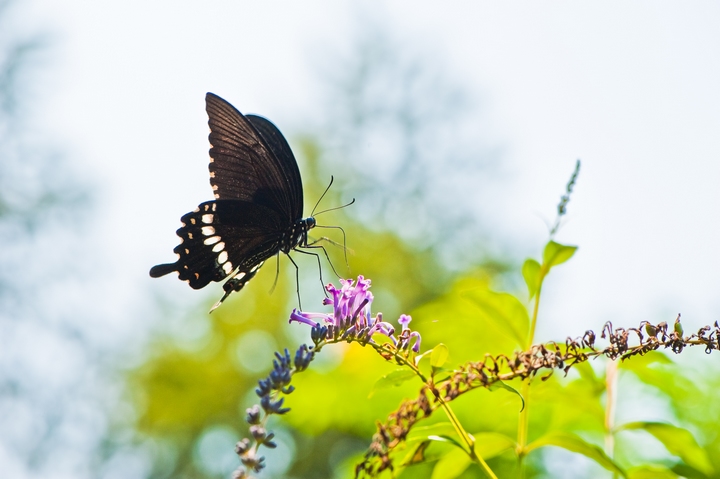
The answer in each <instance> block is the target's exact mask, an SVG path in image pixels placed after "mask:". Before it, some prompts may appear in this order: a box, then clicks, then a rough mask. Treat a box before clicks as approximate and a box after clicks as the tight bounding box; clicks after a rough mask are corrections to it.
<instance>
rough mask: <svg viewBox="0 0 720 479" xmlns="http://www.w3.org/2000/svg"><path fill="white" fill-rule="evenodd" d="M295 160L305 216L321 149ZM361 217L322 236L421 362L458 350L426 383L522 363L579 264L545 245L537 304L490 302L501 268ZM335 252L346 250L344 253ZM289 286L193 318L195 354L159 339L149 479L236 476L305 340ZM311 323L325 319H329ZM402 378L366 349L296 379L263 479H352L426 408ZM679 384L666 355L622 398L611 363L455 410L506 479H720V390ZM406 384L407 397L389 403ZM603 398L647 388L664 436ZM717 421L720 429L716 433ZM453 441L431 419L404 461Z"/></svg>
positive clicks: (335, 196)
mask: <svg viewBox="0 0 720 479" xmlns="http://www.w3.org/2000/svg"><path fill="white" fill-rule="evenodd" d="M300 145H301V146H300V148H299V149H298V152H299V153H300V155H299V156H301V158H303V161H304V164H303V167H302V170H303V174H304V180H305V181H304V184H305V187H306V195H307V198H308V202H307V204H308V205H309V204H313V201H311V200H309V199H310V198H318V197H319V196H320V194H321V193H322V191H323V187H324V184H323V178H322V176H323V174H321V168H319V164H318V162H317V157H318V151H319V150H318V149H317V147H316V146H315V144H314V143H313V142H312V141H311V140H309V139H304V140H303V141H302V142H301V143H300ZM342 200H347V199H346V198H342V188H337V189H335V187H333V189H331V191H330V193H329V194H328V196H327V197H326V199H325V200H324V202H323V204H329V205H338V204H342ZM351 213H352V207H350V208H348V209H342V210H337V211H334V212H332V213H328V214H327V216H326V215H322V216H321V218H323V221H322V223H321V224H335V225H342V227H343V228H344V229H345V232H346V234H347V239H348V246H349V247H350V248H351V249H352V250H353V252H354V254H350V256H349V263H350V268H351V270H352V274H353V275H355V274H363V275H365V276H366V277H370V278H372V280H373V282H374V285H375V286H374V287H373V291H374V292H375V293H376V300H375V303H374V305H373V306H374V308H375V309H376V310H377V309H382V308H383V306H384V300H385V301H387V303H388V304H389V306H390V309H389V311H390V313H388V314H387V315H386V316H384V319H385V320H389V321H393V322H395V321H396V318H397V316H398V314H400V313H401V312H406V313H409V314H411V315H412V316H413V329H414V330H417V331H420V332H421V333H422V335H423V350H427V349H430V348H432V347H433V346H434V345H437V344H440V343H442V344H444V345H445V347H446V348H447V349H444V347H443V348H439V349H438V352H437V353H436V354H435V355H434V356H433V357H432V359H429V360H428V366H427V367H429V364H430V362H431V361H434V363H433V364H435V366H436V368H439V367H440V366H439V365H440V364H441V363H442V364H445V367H446V368H449V369H452V368H453V367H455V366H457V365H459V364H461V363H463V362H466V361H470V360H475V361H477V360H480V359H482V358H483V357H484V356H485V355H486V354H492V355H497V354H507V355H510V354H512V353H513V352H514V351H517V350H520V349H523V348H525V347H527V346H528V344H529V342H531V341H532V328H533V324H532V316H533V314H532V308H531V307H530V306H531V305H532V304H533V298H537V297H538V295H539V294H540V291H541V287H542V280H543V279H544V277H545V276H546V275H547V274H549V273H550V270H551V268H553V267H555V266H558V265H560V264H562V263H564V262H565V261H567V260H569V259H571V257H572V256H573V254H574V253H575V251H576V249H577V248H575V247H567V246H563V245H560V244H558V243H555V242H553V241H551V242H549V243H548V245H547V247H546V248H545V251H544V253H543V255H542V256H543V257H542V262H539V261H536V260H528V261H527V262H526V263H525V266H524V267H523V268H522V273H523V276H524V278H525V280H526V283H527V285H528V292H527V293H525V294H521V295H512V294H508V293H502V292H496V291H494V290H493V285H494V284H495V280H496V278H497V277H498V275H499V274H502V273H504V270H503V267H502V266H499V263H492V262H489V263H488V264H487V265H472V267H469V268H468V271H467V272H465V273H463V272H452V273H451V272H449V271H447V270H445V269H444V268H443V267H442V265H441V264H439V263H438V261H437V260H436V258H435V256H434V255H433V254H432V252H431V251H428V250H425V251H418V250H416V249H414V248H413V247H412V246H411V245H408V244H407V243H405V242H403V241H401V240H400V239H398V238H397V237H396V236H394V235H393V234H391V233H388V232H382V231H372V230H370V229H368V228H366V227H365V226H364V225H362V224H359V223H357V222H354V221H353V220H352V218H351ZM329 231H331V232H332V230H329ZM336 236H337V235H335V236H333V237H334V239H335V241H337V242H341V241H342V239H341V238H337V237H336ZM328 250H329V253H330V255H331V258H332V260H333V263H334V264H335V265H336V267H338V268H339V269H340V270H341V271H344V257H343V251H342V248H333V247H329V248H328ZM313 264H314V262H313V261H312V260H311V261H310V262H308V263H307V264H303V265H301V266H303V268H306V267H308V265H309V268H308V269H312V265H313ZM285 266H287V265H285ZM281 271H282V272H281V277H280V279H279V281H278V286H277V288H276V290H275V291H274V293H273V294H272V295H268V290H269V289H270V288H271V286H272V283H273V282H274V280H275V270H274V268H273V267H272V266H266V267H265V268H264V269H263V270H262V271H261V272H260V273H259V274H258V277H257V278H256V279H255V280H254V281H253V282H252V283H251V284H250V285H249V286H248V288H246V289H245V290H243V291H242V293H240V294H237V295H235V297H233V298H231V300H229V301H227V303H226V304H224V305H223V306H222V307H221V308H219V309H218V310H217V311H215V312H214V313H213V314H212V315H211V316H208V315H207V313H205V312H204V311H205V310H204V309H201V310H199V311H198V312H195V313H193V314H188V317H187V318H186V319H187V321H188V324H190V323H191V322H192V323H202V324H204V327H205V332H204V334H202V335H199V336H198V337H196V338H195V339H194V341H190V342H188V341H187V340H178V339H177V338H176V337H173V336H172V335H168V336H159V337H158V338H157V340H156V341H155V343H154V345H153V347H152V348H151V351H152V353H151V354H150V356H149V358H148V360H147V361H146V362H145V363H144V364H143V365H141V366H140V367H138V368H137V369H135V370H134V371H132V372H131V373H130V382H129V384H130V388H131V392H132V394H133V397H134V398H135V404H136V405H137V407H138V422H137V429H138V431H139V432H140V433H141V435H142V436H143V437H144V438H147V439H151V440H152V443H153V444H162V450H163V451H165V452H164V453H162V454H161V453H158V454H156V455H155V456H154V458H155V464H154V466H155V470H154V473H153V477H178V476H180V477H208V478H209V477H227V475H228V474H229V473H230V471H231V470H232V469H233V468H234V467H235V466H236V465H237V458H236V457H233V456H234V455H233V453H232V446H233V442H234V441H236V440H239V439H240V438H241V437H244V436H246V435H247V432H246V425H245V424H243V416H244V409H245V408H246V407H249V406H250V405H251V404H253V403H254V402H255V401H256V399H255V398H254V396H253V389H254V387H255V385H256V382H257V380H258V379H259V378H261V377H264V376H265V374H266V373H267V371H268V370H269V369H270V366H271V363H272V359H273V351H275V350H279V349H281V348H283V347H288V348H290V349H291V350H294V348H296V347H297V345H298V342H299V340H298V339H297V338H298V337H299V336H300V335H299V334H298V331H300V333H301V334H302V335H304V334H307V335H309V330H307V328H305V330H304V331H303V330H302V328H303V327H302V326H299V325H297V324H294V325H292V326H290V325H288V324H287V319H288V317H289V312H290V310H291V309H292V307H293V306H294V302H295V291H294V269H293V268H282V269H281ZM313 272H314V271H313ZM325 274H326V275H327V274H328V268H327V267H325ZM348 276H349V275H348ZM303 278H305V273H303ZM313 288H319V286H318V285H317V280H316V279H313V280H312V281H310V280H307V281H303V282H302V284H301V291H303V292H305V291H308V290H312V289H313ZM218 290H219V288H218ZM528 293H529V294H528ZM205 306H206V307H209V306H210V305H209V304H207V305H205ZM306 309H307V310H318V311H326V310H327V308H325V307H322V306H319V305H318V306H315V305H314V306H311V307H309V308H308V307H306ZM628 326H631V325H628ZM298 328H300V329H298ZM569 333H571V334H572V333H575V334H577V333H578V332H569ZM308 339H309V338H308ZM308 339H306V340H304V342H309V340H308ZM330 349H331V351H329V350H330ZM396 368H397V366H393V365H392V364H389V363H388V362H385V361H384V360H383V359H382V358H381V357H379V356H378V355H377V354H376V353H375V352H374V351H373V350H372V349H371V348H368V347H365V348H363V347H359V346H358V345H357V344H338V345H333V347H332V348H327V349H324V350H323V351H322V353H321V354H320V355H319V357H318V359H316V361H315V362H313V364H312V365H311V368H310V369H309V370H307V371H305V372H303V373H302V374H299V375H297V377H296V378H294V379H293V385H294V386H295V387H296V388H297V389H296V391H294V392H293V393H292V394H291V395H290V396H289V397H288V399H287V401H286V404H285V405H286V406H289V407H291V408H292V411H291V412H290V413H289V414H287V415H285V416H283V419H282V422H276V423H271V424H270V425H269V427H270V428H271V429H272V430H274V431H279V438H280V441H279V442H280V445H279V446H280V447H279V448H278V450H277V451H278V452H276V451H270V452H269V453H268V454H267V455H269V458H268V463H269V464H270V467H269V468H268V470H266V471H265V472H264V473H263V475H264V476H265V477H292V478H316V477H328V478H329V477H351V476H352V474H353V467H354V464H355V463H356V462H357V461H358V460H359V459H360V458H361V456H362V453H363V452H364V450H365V448H366V447H367V444H368V443H369V439H370V437H371V436H372V434H373V433H374V431H375V423H376V422H377V421H382V420H384V418H385V417H386V416H387V414H388V413H389V412H391V411H392V410H393V409H394V408H395V407H397V405H398V404H399V403H400V402H401V401H402V400H403V399H406V398H412V397H415V396H417V393H418V390H419V388H420V386H421V383H420V382H419V381H417V380H412V379H411V380H408V381H404V380H398V381H392V380H391V379H389V383H388V384H384V385H382V384H381V386H380V387H378V386H377V383H378V380H379V379H380V378H382V377H383V376H387V375H390V374H391V373H392V372H393V371H395V370H396ZM438 371H440V370H438ZM682 371H683V370H682V369H681V368H680V366H678V365H677V364H676V363H674V362H672V361H671V360H670V359H669V358H668V356H666V355H665V354H663V353H651V354H648V355H646V356H638V357H634V358H632V359H631V360H628V361H626V362H623V363H622V364H620V369H619V377H620V380H621V381H620V382H618V381H616V379H615V377H616V376H615V375H614V374H613V375H612V376H611V377H610V379H608V377H606V376H605V373H606V371H605V369H604V368H603V365H602V364H600V362H596V363H594V364H588V363H583V364H580V365H578V366H577V367H575V368H573V369H571V370H570V372H569V374H568V375H567V377H561V375H560V374H557V373H556V374H553V375H549V374H548V376H547V377H543V378H540V377H537V378H535V379H534V380H533V381H532V384H531V387H530V388H529V389H523V388H524V387H525V385H523V384H522V383H521V382H520V381H517V380H515V381H511V382H509V383H508V384H507V386H509V387H507V388H494V389H493V390H477V391H474V392H473V393H471V394H466V395H464V396H461V397H459V398H458V399H457V400H455V401H453V402H452V408H453V410H454V411H455V413H456V414H457V416H458V417H459V418H460V419H461V422H462V424H463V426H464V427H465V429H466V430H467V431H468V432H470V433H472V434H473V435H474V437H475V438H476V440H477V449H476V450H477V451H478V453H479V454H481V455H483V456H484V457H485V458H486V460H487V463H488V464H489V466H490V467H491V468H492V470H493V471H494V472H495V473H496V474H497V476H498V477H519V476H520V475H521V474H522V475H524V477H547V476H548V474H549V475H550V476H553V475H554V474H555V473H557V471H561V470H565V469H566V468H567V467H570V466H567V465H566V464H565V462H566V461H567V460H568V457H569V456H568V454H573V456H582V457H584V459H580V460H578V459H577V457H573V466H572V467H573V468H579V470H581V471H584V472H583V474H589V475H591V476H592V477H620V476H624V477H632V478H644V477H680V476H684V477H718V468H717V465H716V464H715V462H714V461H713V459H712V458H714V457H718V456H717V453H718V444H720V441H718V435H717V433H716V431H715V427H714V425H716V424H717V420H718V418H717V415H718V413H717V411H711V410H712V409H713V408H712V404H713V395H714V389H713V388H712V387H709V384H712V382H713V381H714V382H717V381H718V380H717V379H712V378H711V379H709V380H708V379H707V378H704V381H705V382H708V385H707V386H705V385H698V384H697V382H696V381H694V380H693V379H691V378H690V377H688V376H687V375H686V374H685V373H684V372H682ZM388 377H389V378H392V377H393V376H392V375H390V376H388ZM713 378H717V375H714V376H713ZM403 379H404V378H403ZM395 382H396V383H397V387H386V386H388V385H390V386H392V385H391V384H390V383H395ZM608 385H611V386H612V387H613V388H614V389H615V392H614V394H616V395H619V396H620V397H623V396H624V395H632V394H633V393H632V391H633V390H634V389H635V388H637V387H638V385H644V387H646V388H651V389H652V390H653V391H654V392H653V393H652V395H654V396H656V397H661V398H662V399H663V401H664V404H665V407H664V408H662V407H661V408H660V409H659V410H658V411H656V412H657V414H659V415H660V416H663V415H664V417H665V420H662V421H659V420H648V419H647V416H643V415H642V414H640V415H639V416H638V418H637V420H633V421H626V422H623V423H621V424H614V423H613V422H612V421H609V420H608V418H607V415H606V413H607V409H606V408H607V404H606V402H607V394H608ZM619 385H622V387H620V386H619ZM511 388H512V389H515V390H516V391H522V395H523V396H524V397H523V398H521V397H519V395H518V394H517V393H514V392H513V391H512V389H511ZM523 406H524V407H525V408H527V409H526V410H525V414H528V437H527V443H526V449H525V450H526V451H527V452H528V456H527V459H526V460H525V464H524V466H523V468H524V472H522V473H521V472H520V469H519V465H518V460H517V457H516V453H515V450H516V447H517V445H516V441H517V437H518V424H519V417H520V416H521V415H522V413H520V411H521V410H522V409H523ZM708 417H710V418H711V419H712V422H708V421H706V420H705V419H706V418H708ZM447 429H448V423H447V419H446V418H444V417H442V414H441V413H440V412H436V413H435V414H434V415H433V417H432V418H430V419H429V420H426V421H424V422H423V423H422V424H421V425H420V426H418V428H417V429H415V430H414V431H413V434H416V435H417V436H416V438H415V439H413V438H412V437H410V438H409V440H408V441H407V448H406V449H405V452H403V451H398V453H399V454H400V455H401V456H402V455H403V454H405V455H406V456H407V458H411V457H413V456H417V454H419V453H418V451H416V450H415V449H414V448H416V447H417V445H418V444H420V442H421V441H422V440H423V438H427V437H433V438H438V437H452V432H450V433H449V434H447V433H439V432H438V431H444V430H447ZM608 440H610V442H608ZM159 450H160V449H158V451H159ZM648 450H650V451H652V452H651V453H650V454H648ZM168 451H170V452H168ZM558 451H565V452H564V453H559V452H558ZM558 454H559V455H558ZM421 457H422V458H423V459H424V460H423V461H422V462H420V463H419V464H416V465H412V466H409V467H407V468H404V469H403V468H402V467H401V468H400V469H401V474H400V477H402V478H406V477H407V478H413V477H432V478H441V477H442V478H446V479H448V478H454V477H458V478H474V477H485V476H484V474H483V472H482V471H481V470H480V468H478V467H477V466H476V465H475V464H473V463H471V461H470V460H469V459H468V458H467V456H466V455H465V454H464V453H463V452H462V451H460V450H459V449H457V448H455V447H453V446H452V443H448V442H446V441H444V440H442V441H439V442H438V441H437V440H433V441H431V442H430V443H429V446H427V447H423V449H422V456H421ZM233 461H234V462H233ZM278 464H280V466H281V467H279V468H278V467H277V465H278ZM273 465H275V466H276V468H275V469H274V470H273ZM400 465H401V464H398V466H400ZM603 471H604V472H603ZM567 473H569V472H566V473H565V474H567Z"/></svg>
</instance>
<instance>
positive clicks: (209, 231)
mask: <svg viewBox="0 0 720 479" xmlns="http://www.w3.org/2000/svg"><path fill="white" fill-rule="evenodd" d="M202 234H204V235H205V236H212V235H214V234H215V228H213V227H212V226H203V227H202Z"/></svg>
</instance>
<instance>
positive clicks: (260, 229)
mask: <svg viewBox="0 0 720 479" xmlns="http://www.w3.org/2000/svg"><path fill="white" fill-rule="evenodd" d="M205 102H206V110H207V114H208V118H209V119H208V125H209V126H210V136H209V140H210V146H211V147H210V165H209V170H210V184H211V185H212V188H213V192H214V194H215V198H216V201H209V202H206V203H203V204H201V205H200V206H199V207H198V208H197V209H196V210H195V211H193V212H190V213H188V214H186V215H184V216H183V217H182V218H181V221H182V223H183V226H182V227H181V228H180V229H178V230H177V235H178V236H179V237H180V238H181V242H180V244H179V245H178V246H177V247H176V248H175V249H174V251H175V253H177V254H178V256H179V258H178V260H177V261H176V262H175V263H169V264H160V265H157V266H154V267H153V268H152V269H151V270H150V276H152V277H155V278H156V277H159V276H163V275H166V274H168V273H170V272H173V271H177V272H178V273H179V277H180V279H181V280H184V281H187V282H188V283H189V284H190V286H191V287H193V288H194V289H200V288H203V287H205V286H206V285H207V284H209V283H210V282H211V281H222V280H224V279H225V278H227V277H228V276H230V275H232V277H231V278H230V279H229V280H228V281H227V282H226V283H225V285H224V286H223V289H224V290H225V296H223V298H222V299H221V300H220V301H219V302H218V304H219V303H221V302H222V301H223V300H224V299H225V298H226V297H227V296H228V294H230V293H231V292H232V291H239V290H240V289H242V287H243V286H244V285H245V283H246V282H247V281H249V280H250V279H251V278H252V277H253V276H254V275H255V273H256V271H257V270H258V268H259V267H260V266H261V265H262V263H263V262H264V261H265V260H266V259H267V258H269V257H271V256H273V255H275V254H277V253H278V252H279V251H280V250H281V247H282V244H283V243H282V242H283V237H284V236H285V237H288V233H289V235H290V236H289V237H294V236H293V232H294V228H295V224H296V222H297V221H298V220H299V219H300V218H301V216H302V208H303V199H302V196H303V194H302V181H301V179H300V170H299V169H298V166H297V162H296V161H295V157H294V155H293V153H292V150H291V149H290V146H289V145H288V143H287V141H286V140H285V138H284V137H283V135H282V133H280V130H278V128H277V127H276V126H275V125H273V124H272V123H271V122H270V121H268V120H266V119H265V118H262V117H259V116H254V115H248V116H244V115H243V114H242V113H240V112H239V111H238V110H236V109H235V108H234V107H233V106H232V105H231V104H229V103H228V102H226V101H225V100H223V99H222V98H220V97H219V96H217V95H214V94H212V93H208V94H207V96H206V97H205ZM286 241H287V238H286ZM216 306H217V305H216Z"/></svg>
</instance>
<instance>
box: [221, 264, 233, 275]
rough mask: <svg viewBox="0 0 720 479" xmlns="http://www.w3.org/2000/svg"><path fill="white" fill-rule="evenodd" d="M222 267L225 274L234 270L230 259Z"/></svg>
mask: <svg viewBox="0 0 720 479" xmlns="http://www.w3.org/2000/svg"><path fill="white" fill-rule="evenodd" d="M222 269H223V271H225V274H230V272H231V271H232V270H233V266H232V263H230V261H228V262H227V263H225V264H224V265H222Z"/></svg>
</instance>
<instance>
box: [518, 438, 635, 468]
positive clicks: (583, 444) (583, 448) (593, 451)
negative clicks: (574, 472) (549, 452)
mask: <svg viewBox="0 0 720 479" xmlns="http://www.w3.org/2000/svg"><path fill="white" fill-rule="evenodd" d="M545 446H557V447H562V448H563V449H567V450H568V451H571V452H576V453H578V454H582V455H583V456H585V457H587V458H588V459H592V460H593V461H595V462H596V463H598V464H599V465H600V466H602V467H604V468H605V469H607V470H608V471H611V472H614V473H616V474H620V475H621V476H623V477H627V475H626V474H625V471H623V470H622V469H621V468H620V466H618V465H617V464H615V462H613V460H612V459H610V458H609V457H608V456H607V454H605V452H603V450H602V449H600V448H599V447H598V446H596V445H594V444H590V443H589V442H587V441H585V440H584V439H583V438H581V437H580V436H577V435H575V434H572V433H568V432H559V431H558V432H551V433H548V434H546V435H544V436H542V437H541V438H539V439H537V440H535V441H533V442H532V443H531V444H529V445H528V446H527V450H528V452H530V451H532V450H534V449H538V448H540V447H545Z"/></svg>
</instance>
